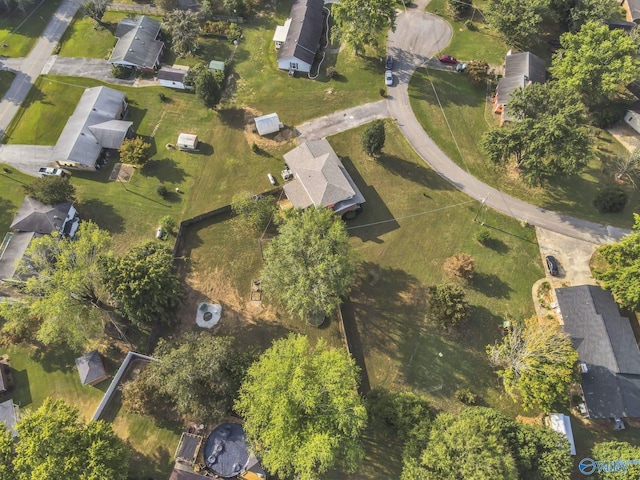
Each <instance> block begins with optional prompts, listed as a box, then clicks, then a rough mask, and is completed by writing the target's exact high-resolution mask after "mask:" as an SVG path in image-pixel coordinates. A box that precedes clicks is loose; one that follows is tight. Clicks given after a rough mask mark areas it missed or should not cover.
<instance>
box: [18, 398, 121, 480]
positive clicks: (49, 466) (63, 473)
mask: <svg viewBox="0 0 640 480" xmlns="http://www.w3.org/2000/svg"><path fill="white" fill-rule="evenodd" d="M16 429H17V431H18V435H19V441H18V443H17V445H16V447H15V455H14V457H13V469H14V475H15V476H14V477H13V478H14V480H59V479H61V478H64V479H66V480H81V479H93V480H125V479H126V478H127V473H128V470H129V449H128V448H127V447H126V446H125V444H124V443H123V442H122V440H120V438H118V436H117V435H116V434H115V433H114V432H113V429H112V427H111V425H110V424H108V423H105V422H103V421H98V422H90V423H89V424H85V423H84V421H82V420H81V419H80V418H79V412H78V410H77V409H76V408H74V407H71V406H70V405H68V404H67V403H65V402H64V401H63V400H52V399H50V398H47V399H46V400H45V401H44V403H43V404H42V406H41V407H40V408H38V409H37V410H35V411H34V412H32V413H27V414H25V415H24V416H23V417H22V419H21V420H20V421H19V422H18V424H17V425H16Z"/></svg>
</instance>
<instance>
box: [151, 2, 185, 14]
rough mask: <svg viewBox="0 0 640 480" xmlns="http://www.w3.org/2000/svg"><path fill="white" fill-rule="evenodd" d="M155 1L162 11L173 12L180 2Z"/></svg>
mask: <svg viewBox="0 0 640 480" xmlns="http://www.w3.org/2000/svg"><path fill="white" fill-rule="evenodd" d="M155 3H156V5H158V7H160V8H161V9H162V10H163V11H164V12H173V11H174V10H176V9H178V8H180V3H178V0H156V2H155Z"/></svg>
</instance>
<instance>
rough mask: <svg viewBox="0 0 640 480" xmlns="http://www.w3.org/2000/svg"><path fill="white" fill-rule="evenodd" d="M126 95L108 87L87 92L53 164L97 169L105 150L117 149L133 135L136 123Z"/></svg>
mask: <svg viewBox="0 0 640 480" xmlns="http://www.w3.org/2000/svg"><path fill="white" fill-rule="evenodd" d="M126 111H127V102H126V101H125V95H124V93H122V92H120V91H118V90H114V89H112V88H108V87H93V88H87V89H86V90H85V91H84V93H83V94H82V97H81V98H80V101H79V102H78V105H77V106H76V109H75V110H74V112H73V114H72V115H71V117H69V120H68V121H67V124H66V125H65V126H64V129H63V130H62V133H61V134H60V137H59V138H58V142H57V143H56V146H55V147H54V148H53V156H52V160H53V161H56V162H58V164H60V165H61V166H64V167H72V168H86V169H94V168H95V167H96V162H97V160H98V158H99V157H100V153H101V152H102V149H103V148H113V149H117V148H120V147H121V146H122V142H123V141H124V139H125V138H126V137H127V136H128V135H130V133H131V126H132V125H133V122H127V121H124V120H122V118H123V117H124V115H125V114H126Z"/></svg>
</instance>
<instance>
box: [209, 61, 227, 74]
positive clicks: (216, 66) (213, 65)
mask: <svg viewBox="0 0 640 480" xmlns="http://www.w3.org/2000/svg"><path fill="white" fill-rule="evenodd" d="M209 70H211V71H212V72H215V71H216V70H217V71H219V72H224V62H221V61H220V60H211V61H210V62H209Z"/></svg>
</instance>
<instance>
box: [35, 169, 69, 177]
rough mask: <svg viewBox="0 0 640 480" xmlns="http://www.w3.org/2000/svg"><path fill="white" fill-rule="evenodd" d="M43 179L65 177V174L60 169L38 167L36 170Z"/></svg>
mask: <svg viewBox="0 0 640 480" xmlns="http://www.w3.org/2000/svg"><path fill="white" fill-rule="evenodd" d="M38 172H40V174H41V175H42V176H43V177H48V176H50V175H57V176H59V177H66V176H67V173H66V172H65V171H64V170H62V169H61V168H53V167H40V169H39V170H38Z"/></svg>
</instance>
